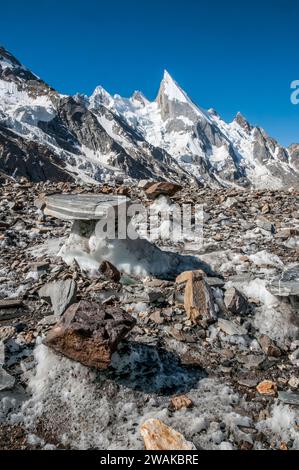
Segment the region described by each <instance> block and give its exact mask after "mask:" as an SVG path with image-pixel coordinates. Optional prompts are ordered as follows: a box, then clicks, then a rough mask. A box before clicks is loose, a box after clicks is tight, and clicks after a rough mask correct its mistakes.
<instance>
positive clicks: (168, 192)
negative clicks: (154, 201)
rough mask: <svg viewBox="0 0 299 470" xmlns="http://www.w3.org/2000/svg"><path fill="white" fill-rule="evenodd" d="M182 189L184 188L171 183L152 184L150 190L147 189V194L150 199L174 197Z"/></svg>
mask: <svg viewBox="0 0 299 470" xmlns="http://www.w3.org/2000/svg"><path fill="white" fill-rule="evenodd" d="M181 189H182V186H180V185H179V184H176V183H170V182H169V181H162V182H160V183H152V184H151V185H150V186H149V187H148V188H146V189H145V193H146V195H147V196H148V197H150V198H155V197H158V196H160V195H161V194H163V195H165V196H173V195H174V194H175V193H177V192H178V191H180V190H181Z"/></svg>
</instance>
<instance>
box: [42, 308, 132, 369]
mask: <svg viewBox="0 0 299 470" xmlns="http://www.w3.org/2000/svg"><path fill="white" fill-rule="evenodd" d="M134 325H135V319H134V318H133V317H132V316H131V315H130V314H128V313H127V312H124V311H123V310H121V309H120V308H119V307H113V306H107V305H101V304H97V303H95V302H87V301H84V300H81V302H79V303H77V304H74V305H71V307H69V308H68V309H67V311H66V312H65V313H64V315H63V316H62V317H61V321H59V323H57V324H56V325H55V326H54V328H53V329H52V330H51V331H50V332H49V333H48V335H47V337H46V339H45V340H44V344H46V346H48V347H49V348H51V349H53V350H54V351H55V352H57V353H59V354H63V355H64V356H66V357H68V358H69V359H72V360H74V361H77V362H80V363H81V364H83V365H85V366H88V367H96V368H97V369H105V368H107V367H108V366H109V364H110V361H111V356H112V354H113V352H114V351H115V350H116V348H117V345H118V343H119V342H120V341H121V340H122V339H123V338H124V337H125V336H126V335H127V333H128V332H129V331H130V330H131V329H132V328H133V326H134Z"/></svg>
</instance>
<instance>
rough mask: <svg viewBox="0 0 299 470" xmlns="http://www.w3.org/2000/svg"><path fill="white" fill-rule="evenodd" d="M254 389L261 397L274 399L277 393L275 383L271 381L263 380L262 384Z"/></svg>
mask: <svg viewBox="0 0 299 470" xmlns="http://www.w3.org/2000/svg"><path fill="white" fill-rule="evenodd" d="M256 389H257V391H258V392H259V393H260V394H261V395H267V396H271V397H274V396H275V395H276V393H277V385H276V383H275V382H272V380H263V382H260V383H259V384H258V385H257V387H256Z"/></svg>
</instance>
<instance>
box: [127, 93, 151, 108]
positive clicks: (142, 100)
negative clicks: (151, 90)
mask: <svg viewBox="0 0 299 470" xmlns="http://www.w3.org/2000/svg"><path fill="white" fill-rule="evenodd" d="M131 101H132V102H134V103H137V104H138V105H141V106H147V105H148V104H149V103H150V102H149V100H148V99H147V98H146V97H145V96H144V94H143V93H142V92H141V91H139V90H136V91H134V93H133V95H132V96H131Z"/></svg>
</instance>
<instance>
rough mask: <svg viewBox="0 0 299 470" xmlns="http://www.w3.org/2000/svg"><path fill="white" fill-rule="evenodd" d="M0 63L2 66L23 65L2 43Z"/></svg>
mask: <svg viewBox="0 0 299 470" xmlns="http://www.w3.org/2000/svg"><path fill="white" fill-rule="evenodd" d="M0 65H1V67H2V68H7V67H9V68H13V67H22V64H21V63H20V62H19V61H18V60H17V59H16V58H15V57H14V56H13V55H12V54H11V53H10V52H8V51H7V50H6V49H5V47H3V46H1V45H0Z"/></svg>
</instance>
